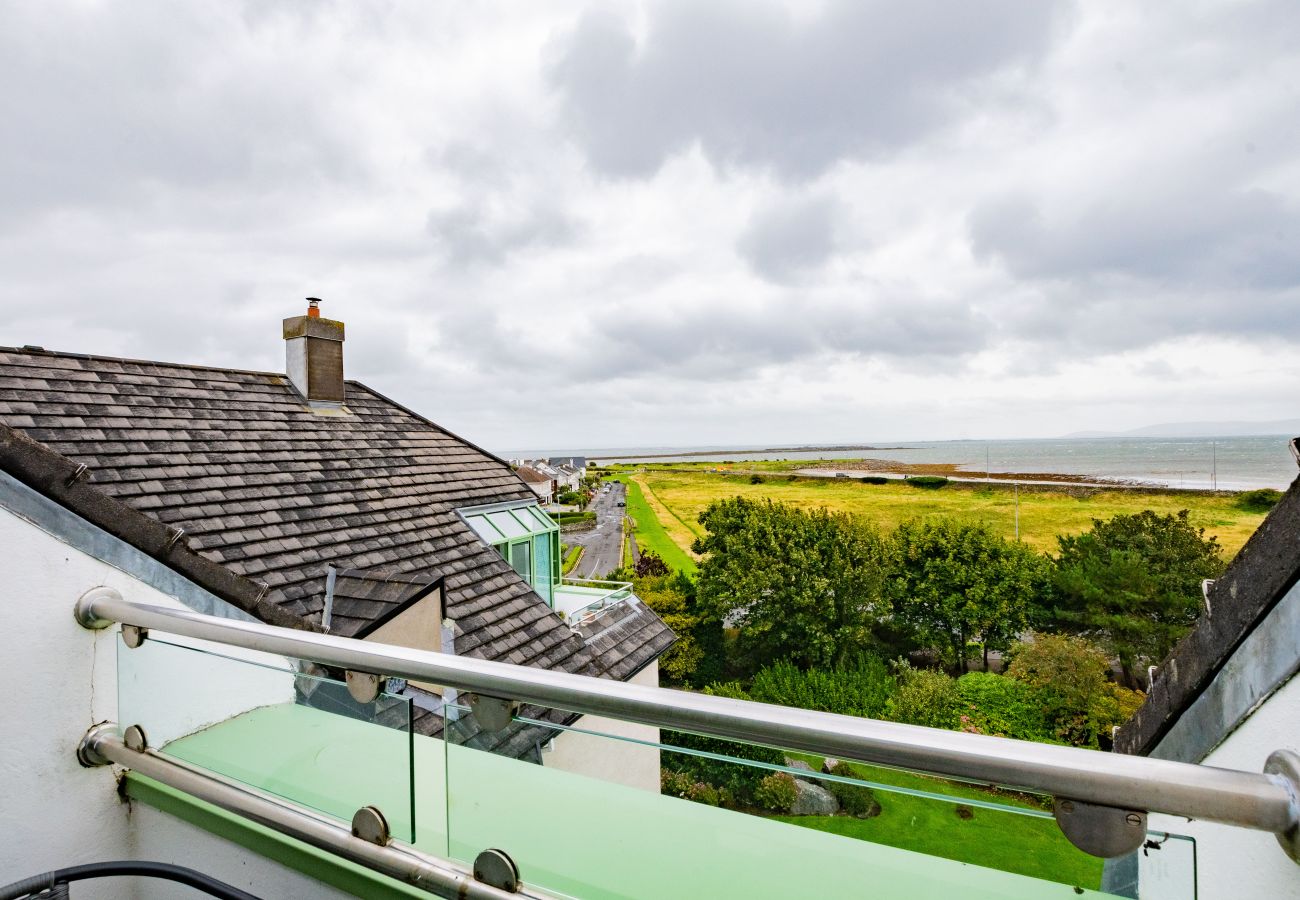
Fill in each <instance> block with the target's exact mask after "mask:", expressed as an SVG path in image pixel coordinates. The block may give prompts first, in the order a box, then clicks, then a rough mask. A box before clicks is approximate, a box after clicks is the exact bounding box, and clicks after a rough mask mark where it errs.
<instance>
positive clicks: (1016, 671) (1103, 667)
mask: <svg viewBox="0 0 1300 900" xmlns="http://www.w3.org/2000/svg"><path fill="white" fill-rule="evenodd" d="M1007 676H1008V677H1009V678H1011V679H1013V680H1015V681H1018V682H1020V683H1022V684H1024V685H1028V686H1029V687H1030V688H1033V689H1035V690H1036V691H1037V692H1038V696H1039V702H1040V704H1041V707H1042V710H1043V712H1044V713H1046V715H1047V718H1048V720H1049V721H1050V722H1051V723H1052V727H1053V729H1054V731H1055V734H1056V737H1057V738H1058V739H1060V740H1063V741H1068V742H1070V743H1072V744H1078V745H1079V746H1083V747H1097V746H1099V745H1100V744H1101V743H1103V742H1109V740H1110V731H1111V729H1112V728H1113V727H1114V726H1116V725H1122V724H1123V723H1124V722H1126V721H1128V719H1129V717H1130V716H1132V715H1133V713H1134V712H1135V711H1136V710H1137V708H1138V707H1139V706H1140V705H1141V704H1142V699H1143V695H1142V694H1141V693H1139V692H1138V691H1131V690H1128V689H1126V688H1122V687H1120V686H1119V685H1117V684H1115V683H1114V682H1112V681H1111V680H1110V677H1109V676H1110V660H1109V659H1108V658H1107V656H1106V653H1105V651H1104V650H1102V649H1101V648H1100V647H1098V646H1096V645H1095V644H1092V643H1089V642H1088V641H1087V640H1085V639H1083V638H1081V637H1076V636H1073V635H1067V634H1035V635H1033V636H1032V638H1031V639H1030V640H1027V641H1025V642H1024V643H1018V644H1016V645H1015V646H1014V647H1013V648H1012V650H1011V663H1010V664H1009V665H1008V666H1007Z"/></svg>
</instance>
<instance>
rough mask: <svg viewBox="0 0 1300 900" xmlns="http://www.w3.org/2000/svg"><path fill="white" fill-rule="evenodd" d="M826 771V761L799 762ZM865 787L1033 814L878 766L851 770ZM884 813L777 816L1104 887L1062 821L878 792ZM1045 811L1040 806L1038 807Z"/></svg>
mask: <svg viewBox="0 0 1300 900" xmlns="http://www.w3.org/2000/svg"><path fill="white" fill-rule="evenodd" d="M798 758H801V759H804V760H806V761H807V762H809V763H810V764H812V765H813V768H815V769H820V767H821V762H822V761H821V759H820V758H819V757H814V756H799V757H798ZM852 765H853V769H854V770H855V772H856V773H857V775H858V777H860V778H862V779H863V780H864V781H871V782H876V783H878V784H885V785H893V786H896V787H901V788H908V789H914V790H922V791H927V792H929V793H932V794H944V795H947V796H952V797H957V798H961V799H965V800H981V801H984V802H990V801H991V802H996V803H1000V804H1002V805H1004V806H1011V807H1020V808H1033V804H1031V803H1028V802H1026V800H1025V799H1024V798H1020V797H1018V796H1016V795H1009V794H1006V793H1003V792H994V791H989V790H985V789H982V788H978V787H973V786H970V785H965V784H960V783H955V782H949V781H943V780H941V779H936V778H930V777H928V776H925V775H918V774H916V773H913V772H902V771H898V770H895V769H883V768H879V767H876V766H867V765H860V764H856V763H855V764H852ZM875 795H876V800H877V801H878V802H879V803H880V815H878V816H875V817H874V818H871V819H856V818H853V817H852V816H778V817H776V818H778V819H779V820H780V821H782V822H789V823H791V824H793V825H799V826H802V827H804V828H814V829H816V830H818V831H825V832H829V833H831V834H839V835H843V836H845V837H851V838H857V839H859V840H864V841H872V842H874V843H877V844H886V845H888V846H890V847H900V848H903V849H906V850H915V851H916V852H918V853H926V854H929V855H931V856H941V857H944V858H946V859H955V860H958V861H960V862H967V863H971V864H973V865H980V866H988V867H990V868H994V869H1001V870H1003V871H1006V872H1016V873H1018V874H1021V875H1029V876H1032V877H1035V878H1046V879H1049V880H1051V881H1056V882H1061V883H1065V884H1070V885H1075V886H1078V887H1082V888H1086V889H1096V888H1097V887H1098V886H1099V885H1100V883H1101V870H1102V861H1101V860H1100V859H1096V858H1094V857H1091V856H1088V855H1087V854H1086V853H1083V852H1082V851H1080V850H1076V849H1075V848H1074V847H1073V846H1072V845H1071V844H1070V842H1069V841H1067V840H1066V839H1065V836H1064V835H1063V834H1061V831H1060V829H1059V828H1057V827H1056V822H1055V821H1054V820H1052V819H1050V818H1038V817H1032V816H1026V815H1021V814H1018V813H1014V812H1004V811H1000V810H991V809H981V808H979V807H962V808H961V809H962V810H963V815H965V814H966V813H967V812H968V813H969V818H962V817H960V816H959V815H958V811H959V807H958V805H957V804H954V803H947V802H944V801H942V800H930V799H926V798H923V797H913V796H910V795H908V794H900V793H895V792H892V791H886V790H882V789H876V790H875ZM1039 809H1041V807H1039Z"/></svg>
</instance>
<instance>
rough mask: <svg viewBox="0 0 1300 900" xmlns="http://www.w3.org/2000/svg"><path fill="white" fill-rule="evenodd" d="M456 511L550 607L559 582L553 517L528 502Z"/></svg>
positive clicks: (556, 526)
mask: <svg viewBox="0 0 1300 900" xmlns="http://www.w3.org/2000/svg"><path fill="white" fill-rule="evenodd" d="M459 512H460V515H461V518H463V519H464V520H465V521H466V522H467V523H468V524H469V526H470V527H471V528H473V529H474V531H475V533H477V534H478V536H479V537H481V538H482V539H483V540H485V541H487V542H488V543H489V544H491V545H492V546H493V547H495V548H496V550H497V552H498V553H500V554H501V556H502V557H503V558H504V559H505V560H506V562H508V563H510V565H511V566H512V567H513V568H514V570H515V571H516V572H518V573H519V574H520V575H521V576H522V577H523V579H524V580H525V581H527V582H528V583H529V584H530V585H532V587H533V590H535V591H536V592H537V593H538V594H539V595H540V596H541V597H542V598H543V599H545V600H546V602H547V603H548V604H549V605H550V606H551V607H552V608H554V607H555V587H556V585H558V584H559V582H560V528H559V526H558V525H556V524H555V521H554V520H553V519H551V517H550V516H548V515H547V514H546V513H545V512H543V511H542V509H541V508H540V507H539V506H538V505H537V504H536V503H532V502H524V503H495V504H492V505H491V506H476V507H472V508H469V509H462V510H459Z"/></svg>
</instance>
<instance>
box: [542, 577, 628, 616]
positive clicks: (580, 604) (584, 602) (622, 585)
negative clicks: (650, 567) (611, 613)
mask: <svg viewBox="0 0 1300 900" xmlns="http://www.w3.org/2000/svg"><path fill="white" fill-rule="evenodd" d="M631 596H632V583H631V582H629V581H606V580H603V579H595V578H565V579H563V580H562V581H561V582H560V583H559V584H557V585H556V586H555V611H556V612H557V613H559V614H560V617H561V618H562V619H564V620H565V621H566V622H568V623H569V624H570V625H572V626H574V627H577V626H579V625H581V624H584V623H586V622H589V621H590V620H592V619H594V618H595V617H596V616H598V615H599V614H600V613H601V612H602V611H603V610H606V609H608V608H609V607H611V606H614V605H615V604H617V603H621V602H623V601H624V600H626V599H628V598H629V597H631Z"/></svg>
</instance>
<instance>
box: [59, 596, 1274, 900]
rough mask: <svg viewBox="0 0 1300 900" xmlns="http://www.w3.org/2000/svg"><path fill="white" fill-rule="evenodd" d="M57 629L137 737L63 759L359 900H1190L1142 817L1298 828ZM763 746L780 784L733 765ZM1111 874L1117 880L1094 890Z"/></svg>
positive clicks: (876, 733) (106, 617) (1112, 786)
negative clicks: (671, 771)
mask: <svg viewBox="0 0 1300 900" xmlns="http://www.w3.org/2000/svg"><path fill="white" fill-rule="evenodd" d="M79 619H80V621H82V622H83V623H86V624H88V625H98V626H101V627H103V626H106V625H108V624H109V623H110V622H122V623H125V624H126V627H125V628H124V630H123V638H122V640H121V641H119V650H118V663H117V679H118V694H119V702H118V709H119V718H120V720H121V724H122V725H123V726H134V727H126V728H125V729H118V728H116V727H114V726H100V727H98V728H96V729H92V731H91V732H90V733H89V734H88V736H87V738H86V740H85V741H84V742H83V745H82V748H81V753H82V758H83V760H85V761H86V762H90V763H104V762H113V763H116V764H118V765H121V766H124V767H125V768H126V769H127V770H128V771H127V773H126V776H125V782H124V783H125V788H124V790H125V792H126V794H127V795H128V796H129V797H131V798H133V799H135V800H136V801H138V802H140V803H144V804H146V805H150V806H155V807H157V808H159V809H163V810H165V811H166V812H169V813H171V814H172V815H175V816H177V817H179V818H181V819H184V820H186V821H188V822H190V823H192V824H197V825H200V826H201V827H204V828H206V829H208V830H210V831H214V832H217V833H220V834H222V835H223V836H225V837H227V838H228V839H231V840H234V841H236V842H237V843H241V844H242V845H243V846H245V847H248V848H250V850H252V851H254V852H256V853H260V854H263V855H266V856H269V857H272V858H275V859H278V860H281V861H286V860H287V861H289V864H292V865H295V866H297V867H298V868H299V869H300V870H301V871H304V872H305V873H306V874H308V875H309V876H311V877H313V878H316V879H318V880H320V881H321V882H322V883H329V884H334V885H336V886H341V887H344V889H346V890H351V891H353V892H354V893H362V894H365V895H366V896H420V894H418V893H415V894H413V893H411V887H410V885H412V884H418V885H419V886H421V888H422V889H424V890H431V891H433V892H434V893H438V894H439V895H442V896H457V895H458V893H460V894H463V895H465V896H483V897H505V896H509V895H510V894H508V893H505V892H506V891H514V890H516V889H518V890H519V891H521V892H522V894H523V895H524V896H530V897H551V896H561V897H647V898H649V897H696V896H699V897H726V896H737V897H739V896H744V897H792V896H793V897H803V896H816V897H827V898H836V897H845V898H848V897H854V898H857V897H862V896H907V897H909V898H918V900H920V898H927V897H935V898H939V897H944V898H947V897H952V896H960V897H962V898H1040V897H1041V898H1050V897H1061V898H1066V897H1069V898H1073V897H1078V896H1117V895H1116V894H1107V893H1106V892H1105V891H1103V889H1102V888H1103V884H1112V883H1115V881H1116V877H1112V876H1116V873H1120V869H1122V868H1123V866H1128V867H1129V868H1130V869H1131V870H1133V871H1130V872H1129V875H1136V879H1135V880H1136V881H1137V883H1138V885H1139V886H1140V889H1139V890H1137V891H1136V892H1134V891H1126V892H1125V893H1124V894H1122V895H1119V896H1128V897H1135V896H1137V897H1142V898H1150V897H1160V898H1183V897H1186V898H1191V897H1194V896H1195V891H1196V888H1195V868H1196V864H1197V848H1196V844H1195V842H1194V841H1192V840H1190V839H1187V838H1185V837H1183V836H1180V835H1179V834H1171V833H1168V832H1165V831H1161V830H1158V829H1149V828H1148V826H1147V813H1148V812H1161V813H1167V814H1171V815H1182V816H1188V817H1196V818H1205V819H1209V820H1212V821H1219V822H1225V823H1228V824H1232V825H1236V826H1239V827H1246V828H1254V829H1259V830H1264V831H1272V832H1274V833H1277V834H1283V835H1285V834H1287V833H1289V834H1294V833H1295V829H1296V822H1297V810H1296V800H1295V795H1294V786H1293V785H1292V784H1291V783H1290V782H1289V781H1288V780H1287V779H1286V778H1285V777H1284V776H1283V775H1281V774H1272V775H1265V774H1262V773H1248V772H1238V771H1232V770H1226V769H1213V768H1209V767H1205V766H1194V765H1188V764H1181V763H1171V762H1165V761H1160V760H1153V759H1145V758H1137V757H1125V756H1114V755H1110V754H1102V753H1097V752H1094V751H1086V750H1078V749H1075V748H1068V747H1056V746H1048V745H1036V744H1026V743H1024V742H1019V741H1012V740H1008V739H1002V738H990V737H986V736H982V735H968V734H960V733H952V732H939V731H933V730H931V729H924V728H917V727H913V726H903V725H896V724H892V723H883V722H874V721H870V720H863V719H853V718H849V717H843V716H835V715H829V714H823V713H815V712H809V711H804V710H795V709H785V708H781V707H769V706H765V705H763V704H755V703H749V702H745V701H736V700H729V699H726V698H720V697H707V696H701V695H695V694H688V693H683V692H679V691H672V690H666V689H658V688H650V687H643V686H637V685H629V684H624V683H620V682H613V681H609V680H607V679H595V678H586V677H582V676H575V675H567V674H562V673H555V672H549V671H544V670H536V669H527V668H521V667H515V666H508V665H504V664H500V663H492V662H486V661H483V660H476V659H471V658H464V657H451V656H445V655H443V654H437V653H429V652H422V651H411V650H403V649H400V648H395V647H386V646H383V645H374V644H367V643H362V642H357V641H351V640H347V639H343V638H336V637H329V636H322V635H315V634H305V633H302V632H294V631H289V630H286V629H279V628H274V627H271V626H267V625H262V624H258V623H243V622H232V621H230V620H223V619H217V618H213V617H209V616H203V615H199V614H196V613H190V612H185V611H176V610H169V609H164V608H161V607H150V606H144V605H140V604H135V603H130V602H127V601H125V600H122V599H120V598H115V597H113V596H111V595H109V594H103V595H100V596H99V597H97V598H92V599H90V600H89V601H86V602H83V604H82V605H81V606H80V607H79ZM144 629H152V631H145V630H144ZM345 672H346V677H338V676H342V675H343V674H344V673H345ZM375 672H380V673H383V674H385V675H391V676H395V677H396V678H399V679H410V680H412V681H418V682H420V683H423V684H434V685H445V686H447V687H446V688H445V689H444V690H443V697H444V698H445V699H444V700H441V701H440V702H439V703H437V704H434V706H433V708H429V707H428V706H427V705H425V706H421V705H419V704H417V703H415V702H413V700H412V699H411V697H410V696H407V695H406V694H404V693H402V692H401V690H400V689H401V687H402V684H401V682H400V681H393V680H391V679H385V678H380V677H376V676H373V675H367V674H366V673H375ZM452 688H454V689H455V690H456V693H454V694H453V693H452V692H451V689H452ZM500 698H510V699H500ZM575 714H584V715H585V716H586V718H576V716H575ZM430 716H432V717H435V718H436V723H435V724H436V725H437V727H436V728H432V729H431V728H429V727H428V726H429V725H430V721H429V717H430ZM598 717H599V718H598ZM616 720H621V721H628V722H638V723H641V724H644V725H654V726H659V727H661V728H665V729H674V730H675V731H665V732H663V734H662V738H661V741H659V742H648V741H633V740H630V739H628V738H626V737H620V736H618V735H617V734H615V733H613V732H612V731H610V730H609V729H607V728H605V727H603V726H602V725H601V724H600V723H601V722H609V721H616ZM520 726H526V727H530V728H534V729H543V730H549V731H551V732H560V731H572V732H575V733H579V734H583V735H585V736H586V737H587V738H589V739H590V740H592V741H594V742H598V743H602V744H607V745H608V746H609V747H610V749H611V751H612V750H614V749H615V748H616V747H617V749H618V751H619V752H626V751H627V750H628V749H629V747H628V745H633V746H632V747H631V750H632V751H633V752H638V753H645V754H653V755H655V756H656V757H657V758H659V759H661V760H664V761H665V765H667V762H668V761H670V760H676V761H682V760H687V759H690V760H693V761H697V762H703V763H707V764H709V765H712V766H715V767H722V769H723V770H724V771H734V772H736V773H741V774H753V772H754V771H755V770H758V771H761V772H763V773H764V774H767V773H771V772H785V773H787V774H790V775H792V776H795V777H798V778H799V779H800V780H801V781H802V782H803V783H804V784H812V785H821V786H824V787H840V788H843V787H849V788H854V789H866V790H871V791H874V792H875V794H876V796H877V797H878V798H880V799H881V805H882V806H884V805H886V803H887V802H888V803H890V804H893V805H894V806H895V807H896V808H903V806H902V801H903V800H906V802H907V804H910V805H909V806H907V808H908V809H910V810H911V811H912V812H911V813H910V815H912V816H913V817H914V818H915V819H920V820H923V821H922V822H921V831H923V832H924V833H926V834H928V835H929V836H930V837H932V838H933V837H936V836H939V837H940V838H941V839H940V840H937V841H932V842H931V843H930V844H929V845H928V846H927V848H926V849H927V852H925V853H922V852H917V850H916V849H910V848H909V846H910V847H916V846H919V845H918V844H915V843H910V842H909V846H892V845H890V841H889V840H887V839H886V837H887V836H886V834H885V833H884V832H881V837H880V839H879V840H864V839H860V838H859V837H853V836H849V835H850V834H860V833H861V829H860V828H858V827H857V825H856V824H855V823H858V822H861V821H863V820H860V819H857V818H855V817H853V816H840V817H836V818H835V821H837V822H840V823H841V825H842V826H843V827H842V828H841V829H840V830H842V831H843V832H844V833H843V834H837V833H832V831H833V830H834V829H831V830H827V829H823V828H815V827H800V824H797V823H798V818H797V817H796V818H790V817H783V818H781V819H778V818H776V817H772V816H768V815H758V814H749V813H746V812H740V811H734V810H729V809H722V808H716V807H713V806H710V805H706V804H705V803H700V802H692V801H690V800H686V799H681V798H679V797H677V796H670V795H667V794H664V793H660V792H657V791H651V790H640V789H637V788H634V787H630V786H627V785H624V784H617V783H613V781H612V780H611V779H607V778H603V777H601V776H600V775H599V774H597V773H590V774H578V773H574V772H569V771H561V770H558V769H556V768H553V767H550V766H548V765H547V758H546V754H545V752H543V753H541V755H540V759H541V763H542V764H541V765H538V764H536V762H530V761H525V760H524V759H522V758H520V757H519V755H518V754H517V752H516V750H515V749H511V745H510V742H509V741H504V740H497V739H496V738H495V736H497V735H501V734H505V733H507V732H509V730H510V729H512V728H516V727H520ZM431 731H432V732H435V733H437V734H438V736H437V737H434V736H428V734H427V733H428V732H431ZM422 732H423V733H422ZM688 733H693V734H696V735H706V736H709V737H710V738H711V739H713V741H714V742H713V743H712V744H701V743H700V742H699V741H696V740H682V738H684V737H686V735H687V734H688ZM760 745H761V746H762V747H776V748H780V750H781V751H782V753H781V754H779V755H778V757H779V758H780V759H781V761H780V762H772V761H770V760H771V756H770V753H767V754H762V753H750V752H749V751H751V750H754V749H756V747H758V746H760ZM516 749H517V748H516ZM828 756H833V757H835V758H837V759H841V760H852V761H854V766H853V768H852V770H851V774H848V775H845V774H843V773H842V770H841V774H836V775H823V774H821V773H820V772H817V771H815V770H816V769H818V768H819V766H817V765H816V764H817V763H818V762H820V761H821V760H823V759H824V758H825V757H828ZM750 757H756V758H750ZM1279 759H1280V760H1281V761H1282V762H1283V763H1285V762H1287V760H1289V759H1290V757H1289V756H1287V755H1286V754H1281V755H1279ZM805 765H806V766H808V768H804V766H805ZM1283 770H1285V765H1282V766H1279V767H1277V771H1279V772H1280V771H1283ZM1271 771H1273V769H1271ZM724 780H725V778H724ZM803 790H806V789H805V788H801V791H803ZM895 800H898V801H899V802H898V803H896V804H895V803H894V801H895ZM935 823H947V824H935ZM823 824H824V823H823ZM1139 847H1142V848H1143V849H1142V850H1141V851H1140V852H1138V853H1136V854H1134V853H1133V852H1132V851H1134V850H1135V849H1136V848H1139ZM304 848H306V849H310V848H316V852H312V853H309V852H306V849H304ZM1085 850H1086V851H1088V852H1087V853H1085V852H1084V851H1085ZM322 851H323V852H322ZM1276 852H1279V853H1280V852H1281V851H1280V850H1278V851H1276ZM1112 856H1113V857H1123V858H1124V864H1123V866H1121V867H1118V868H1114V869H1113V870H1112V871H1108V872H1106V873H1105V874H1103V862H1102V860H1101V858H1100V857H1112ZM1048 861H1050V863H1049V862H1048ZM1120 874H1122V873H1120ZM358 879H361V880H358ZM367 879H368V880H367ZM493 885H496V887H493Z"/></svg>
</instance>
